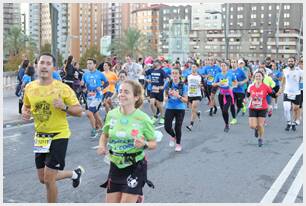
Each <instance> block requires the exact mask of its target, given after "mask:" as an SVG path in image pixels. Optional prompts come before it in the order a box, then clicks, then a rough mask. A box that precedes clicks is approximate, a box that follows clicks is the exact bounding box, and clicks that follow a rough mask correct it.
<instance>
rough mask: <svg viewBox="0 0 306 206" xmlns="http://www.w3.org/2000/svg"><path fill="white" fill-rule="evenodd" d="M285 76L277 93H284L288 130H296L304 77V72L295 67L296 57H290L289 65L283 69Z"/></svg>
mask: <svg viewBox="0 0 306 206" xmlns="http://www.w3.org/2000/svg"><path fill="white" fill-rule="evenodd" d="M283 73H284V78H283V80H282V84H281V88H280V90H279V92H278V93H277V96H279V95H280V94H281V93H284V102H283V104H284V114H285V118H286V120H287V126H286V128H285V130H286V131H289V130H290V127H291V129H292V131H295V130H296V121H297V120H298V118H299V117H298V111H299V107H300V102H301V90H300V82H301V81H302V78H303V72H302V70H301V69H299V68H298V67H295V57H289V59H288V67H287V68H286V69H284V70H283ZM291 104H292V111H293V119H292V118H291Z"/></svg>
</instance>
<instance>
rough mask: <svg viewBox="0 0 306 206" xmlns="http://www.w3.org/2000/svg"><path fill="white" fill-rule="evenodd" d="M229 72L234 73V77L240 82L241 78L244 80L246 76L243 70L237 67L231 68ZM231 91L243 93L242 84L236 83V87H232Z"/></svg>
mask: <svg viewBox="0 0 306 206" xmlns="http://www.w3.org/2000/svg"><path fill="white" fill-rule="evenodd" d="M230 72H231V73H232V74H233V75H234V77H235V78H236V79H237V81H238V82H241V81H243V80H245V79H246V78H247V76H246V74H245V72H244V71H243V70H242V69H240V68H237V69H235V70H234V69H231V70H230ZM233 92H234V93H243V94H244V93H245V90H244V89H243V85H239V84H238V85H237V87H234V88H233Z"/></svg>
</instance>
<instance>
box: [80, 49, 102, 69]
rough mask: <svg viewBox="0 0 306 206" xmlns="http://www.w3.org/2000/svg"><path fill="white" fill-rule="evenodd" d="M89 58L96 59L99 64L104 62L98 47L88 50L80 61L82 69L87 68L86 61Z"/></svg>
mask: <svg viewBox="0 0 306 206" xmlns="http://www.w3.org/2000/svg"><path fill="white" fill-rule="evenodd" d="M88 58H94V59H95V60H97V64H99V63H100V62H102V61H103V60H104V56H103V55H101V54H100V50H99V48H98V47H97V46H92V47H90V48H88V49H87V50H86V51H85V53H84V54H83V55H82V57H81V59H80V68H86V66H87V64H86V61H87V59H88Z"/></svg>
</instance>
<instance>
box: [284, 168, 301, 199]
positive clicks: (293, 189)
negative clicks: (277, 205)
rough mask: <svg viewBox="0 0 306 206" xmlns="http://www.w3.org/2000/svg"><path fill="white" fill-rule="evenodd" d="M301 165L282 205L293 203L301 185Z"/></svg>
mask: <svg viewBox="0 0 306 206" xmlns="http://www.w3.org/2000/svg"><path fill="white" fill-rule="evenodd" d="M302 171H303V165H302V167H301V168H300V170H299V173H298V174H297V176H296V177H295V179H294V181H293V182H292V185H291V186H290V188H289V190H288V192H287V194H286V196H285V198H284V200H283V202H282V203H294V202H295V200H296V197H297V196H298V194H299V192H300V190H301V188H302V185H303V175H302V174H303V173H302Z"/></svg>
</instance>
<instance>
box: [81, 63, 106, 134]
mask: <svg viewBox="0 0 306 206" xmlns="http://www.w3.org/2000/svg"><path fill="white" fill-rule="evenodd" d="M96 66H97V63H96V60H95V59H92V58H89V59H87V69H89V71H87V72H85V73H84V75H83V77H82V81H81V85H82V86H83V85H85V87H86V90H87V100H86V110H87V117H88V119H89V121H90V124H91V126H92V130H91V137H92V138H95V137H97V134H98V133H97V130H100V131H102V126H103V124H102V120H101V117H100V114H99V109H100V107H101V101H102V98H103V93H102V90H103V88H105V87H107V86H108V84H109V83H108V81H107V79H106V77H105V76H104V74H103V73H102V72H100V71H98V70H97V69H96ZM102 83H103V84H102Z"/></svg>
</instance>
